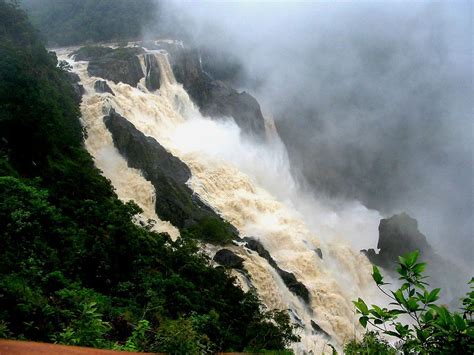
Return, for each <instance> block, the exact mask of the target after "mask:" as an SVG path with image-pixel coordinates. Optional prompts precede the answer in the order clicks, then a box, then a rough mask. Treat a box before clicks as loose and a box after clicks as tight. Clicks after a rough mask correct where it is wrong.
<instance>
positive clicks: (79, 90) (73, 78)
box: [66, 72, 85, 104]
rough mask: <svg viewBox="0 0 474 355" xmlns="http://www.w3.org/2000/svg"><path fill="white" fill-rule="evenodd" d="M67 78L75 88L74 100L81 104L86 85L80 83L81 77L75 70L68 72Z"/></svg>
mask: <svg viewBox="0 0 474 355" xmlns="http://www.w3.org/2000/svg"><path fill="white" fill-rule="evenodd" d="M66 76H67V80H68V81H69V83H71V86H72V88H73V90H74V100H75V101H76V102H77V103H78V104H79V103H81V101H82V96H83V95H84V93H85V90H84V87H83V86H82V85H81V84H80V81H81V79H80V78H79V75H77V74H76V73H73V72H66Z"/></svg>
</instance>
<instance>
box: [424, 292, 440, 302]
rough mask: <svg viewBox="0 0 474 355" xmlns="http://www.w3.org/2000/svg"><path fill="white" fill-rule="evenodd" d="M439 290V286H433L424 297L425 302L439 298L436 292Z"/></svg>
mask: <svg viewBox="0 0 474 355" xmlns="http://www.w3.org/2000/svg"><path fill="white" fill-rule="evenodd" d="M440 291H441V289H440V288H435V289H434V290H433V291H431V292H430V294H429V295H428V297H427V298H426V303H431V302H434V301H436V300H437V299H438V298H439V296H438V293H439V292H440Z"/></svg>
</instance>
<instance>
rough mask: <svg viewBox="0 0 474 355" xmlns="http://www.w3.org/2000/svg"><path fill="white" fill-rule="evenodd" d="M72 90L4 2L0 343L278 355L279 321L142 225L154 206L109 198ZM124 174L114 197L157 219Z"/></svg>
mask: <svg viewBox="0 0 474 355" xmlns="http://www.w3.org/2000/svg"><path fill="white" fill-rule="evenodd" d="M61 67H65V65H64V63H62V64H61ZM74 77H75V76H74V75H70V74H69V75H68V74H67V73H65V72H64V71H63V70H62V69H61V68H59V67H58V63H57V60H56V57H55V56H54V54H51V53H48V52H47V51H46V50H45V48H44V46H43V45H42V43H41V42H40V41H39V40H38V39H37V37H36V34H35V31H34V30H33V29H32V28H31V26H30V25H29V23H28V21H27V18H26V16H25V15H24V14H23V13H22V12H21V11H19V10H18V9H17V8H16V7H15V6H14V5H11V4H10V3H6V2H5V1H3V0H0V142H1V143H0V337H2V338H11V339H29V340H35V341H45V342H59V343H63V344H74V345H84V346H93V347H99V348H112V347H115V348H123V349H128V350H130V349H134V350H140V351H155V352H181V353H198V352H203V351H205V352H216V351H221V350H237V351H242V350H244V349H255V350H257V349H262V348H267V349H283V348H284V347H285V346H286V345H287V344H288V343H289V342H290V341H293V340H294V339H295V338H294V336H293V335H292V327H291V326H290V325H289V323H288V316H287V315H286V313H285V312H276V313H267V312H264V311H262V308H261V303H260V302H259V301H258V299H257V298H256V297H255V296H254V295H252V294H250V293H244V292H243V291H242V290H241V289H240V288H238V287H236V286H235V285H234V283H235V280H234V279H233V278H231V277H229V275H228V274H227V273H226V272H225V271H223V270H222V269H215V268H213V267H212V266H211V265H210V262H209V260H208V259H207V258H206V257H204V256H203V255H202V254H200V253H199V250H198V248H197V247H196V245H195V243H194V242H193V241H192V240H191V238H186V240H184V239H180V238H178V239H176V241H173V240H171V239H170V238H169V237H168V235H167V234H158V233H155V232H152V231H151V230H152V229H160V230H165V231H169V232H170V234H172V235H173V232H175V233H176V229H174V228H172V227H171V226H170V225H169V224H166V223H161V224H160V222H159V220H158V219H157V218H156V219H157V220H158V223H157V224H155V225H153V224H149V223H147V221H146V220H143V218H141V217H140V216H144V217H147V214H151V215H152V217H153V216H154V211H153V210H154V207H152V208H151V209H148V210H144V211H143V212H142V211H141V210H140V208H139V207H137V205H136V204H135V203H132V202H128V203H124V202H122V201H121V200H119V199H118V198H117V194H116V193H115V192H114V188H113V187H112V185H111V183H110V181H108V180H107V179H106V178H104V177H103V176H102V174H101V171H99V170H98V169H97V167H96V165H95V164H94V160H93V158H92V157H91V155H90V154H89V153H88V151H87V150H86V147H87V148H88V149H89V148H90V145H89V143H90V141H89V138H90V137H91V136H92V137H94V134H96V133H97V127H94V126H92V127H91V126H90V125H89V126H87V127H83V126H82V125H81V120H80V117H79V116H80V115H79V113H80V112H79V107H78V103H77V101H78V99H80V96H77V94H78V92H76V93H75V92H74V89H73V87H72V86H71V84H70V83H69V80H70V79H71V78H74ZM84 86H85V91H84V97H85V98H87V96H88V95H89V93H88V90H90V89H91V87H90V86H88V85H84ZM92 90H93V89H92ZM79 94H80V92H79ZM101 95H109V96H112V95H111V94H110V93H104V94H101ZM102 117H103V114H102V113H101V114H100V121H101V123H102V125H103V122H102ZM86 119H87V117H84V118H83V120H82V123H86V122H87V121H86ZM99 128H100V127H99ZM94 130H96V132H94ZM84 133H86V134H84ZM84 137H89V138H88V139H87V140H86V142H84ZM110 141H111V138H110ZM84 143H85V144H84ZM99 143H100V142H99ZM85 146H86V147H85ZM109 153H110V152H109ZM110 154H112V156H113V154H114V152H112V153H110ZM117 156H118V154H117ZM109 157H110V155H109ZM122 162H123V161H119V162H118V163H117V164H118V165H120V164H121V163H122ZM123 163H124V166H121V167H122V168H123V170H122V174H121V175H120V176H119V178H125V179H126V182H127V184H126V187H124V186H121V185H120V184H118V185H117V186H118V188H117V192H119V194H120V197H121V198H122V199H123V200H126V201H127V200H128V199H127V198H126V197H127V196H126V194H125V198H124V194H123V193H124V192H127V191H132V192H133V196H134V197H136V196H137V195H138V196H139V198H137V200H138V202H142V200H141V198H140V191H141V192H144V193H143V195H142V197H143V201H145V202H146V203H145V207H147V206H148V205H147V203H149V204H152V206H153V205H154V203H153V200H154V190H153V188H152V187H151V184H149V183H148V185H147V184H146V183H145V184H142V181H140V182H139V183H138V184H137V185H134V184H133V178H135V177H137V176H138V177H140V176H141V175H140V174H139V172H137V171H136V170H135V171H134V170H133V169H129V168H128V167H127V166H126V163H125V162H123ZM115 167H117V165H115ZM127 178H129V179H127ZM142 179H143V177H142ZM114 182H115V181H114ZM145 182H146V181H145ZM140 188H143V190H140ZM127 189H129V190H127ZM135 222H136V223H135ZM137 224H142V225H143V227H141V226H139V225H137ZM177 237H178V233H176V234H175V235H174V238H177ZM178 329H179V332H178V331H177V330H178ZM263 335H269V337H266V338H265V339H264V336H263ZM262 339H264V341H262Z"/></svg>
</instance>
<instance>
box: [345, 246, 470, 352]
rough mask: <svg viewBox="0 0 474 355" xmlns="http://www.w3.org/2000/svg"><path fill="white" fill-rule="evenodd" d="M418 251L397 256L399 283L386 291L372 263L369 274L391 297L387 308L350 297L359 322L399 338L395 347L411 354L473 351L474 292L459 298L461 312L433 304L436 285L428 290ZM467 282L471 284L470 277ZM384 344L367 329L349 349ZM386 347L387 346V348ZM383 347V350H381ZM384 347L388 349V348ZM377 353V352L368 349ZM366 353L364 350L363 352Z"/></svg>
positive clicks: (375, 346)
mask: <svg viewBox="0 0 474 355" xmlns="http://www.w3.org/2000/svg"><path fill="white" fill-rule="evenodd" d="M418 255H419V252H418V251H415V252H413V253H408V254H406V255H404V256H400V257H399V262H398V267H397V272H398V274H399V275H400V278H399V279H400V280H401V281H402V286H401V287H400V288H398V289H397V290H395V291H390V293H389V292H387V291H386V290H385V289H384V286H386V285H389V284H388V283H385V282H384V279H383V276H382V274H381V273H380V271H379V269H378V268H377V267H376V266H374V267H373V273H372V278H373V279H374V281H375V283H376V285H377V287H378V288H379V289H380V290H381V291H382V292H383V293H384V294H385V295H386V296H387V297H389V298H390V299H391V300H392V303H390V305H391V306H393V307H390V308H381V307H379V306H376V305H372V306H371V307H370V308H369V306H367V304H366V303H365V302H364V301H363V300H362V299H360V298H359V299H358V300H357V301H354V305H355V306H356V309H357V313H358V314H360V315H361V316H360V318H359V322H360V324H361V325H362V326H363V327H364V328H366V327H367V325H368V324H370V325H371V326H372V327H375V328H376V329H378V330H379V331H381V332H382V333H383V334H385V335H389V336H392V337H395V338H397V339H399V343H398V347H399V348H400V350H402V351H403V352H404V353H407V354H411V353H416V354H448V353H449V354H467V353H472V352H473V351H474V321H473V318H472V311H473V303H474V297H473V296H474V292H472V291H471V292H469V293H468V294H467V295H466V297H465V298H463V300H462V301H463V313H457V312H451V311H449V310H448V309H447V308H446V307H445V306H443V305H438V304H436V301H437V300H438V299H439V293H440V289H439V288H436V289H433V290H429V289H428V288H427V287H428V284H427V283H426V282H424V281H423V280H425V279H426V276H424V275H423V271H424V269H425V267H426V264H425V263H418ZM470 284H471V285H472V284H473V280H471V282H470ZM400 316H405V317H410V318H411V321H410V322H408V323H407V322H401V321H400V320H399V317H400ZM386 345H387V344H386V343H385V342H383V341H382V340H380V339H377V337H376V333H373V332H371V333H367V334H366V336H365V337H364V340H363V342H362V343H357V342H351V343H349V344H348V345H347V346H346V347H348V348H349V351H353V350H354V349H355V350H357V349H363V348H364V346H367V347H368V348H370V349H371V350H370V351H375V349H376V348H377V347H378V346H382V347H383V346H386ZM387 349H388V348H387ZM384 351H385V350H384ZM387 351H392V350H391V349H388V350H387ZM370 353H378V352H376V351H375V352H370ZM367 354H368V353H367Z"/></svg>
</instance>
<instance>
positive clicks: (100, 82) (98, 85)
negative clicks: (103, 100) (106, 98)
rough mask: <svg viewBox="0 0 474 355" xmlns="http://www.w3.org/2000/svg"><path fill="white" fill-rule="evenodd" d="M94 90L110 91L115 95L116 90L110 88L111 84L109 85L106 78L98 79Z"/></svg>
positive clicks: (100, 91) (99, 91)
mask: <svg viewBox="0 0 474 355" xmlns="http://www.w3.org/2000/svg"><path fill="white" fill-rule="evenodd" d="M94 90H95V91H96V92H98V93H105V92H108V93H109V94H112V95H114V96H115V94H114V92H113V91H112V89H111V88H110V86H109V85H107V82H106V81H105V80H97V81H96V82H95V83H94Z"/></svg>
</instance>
